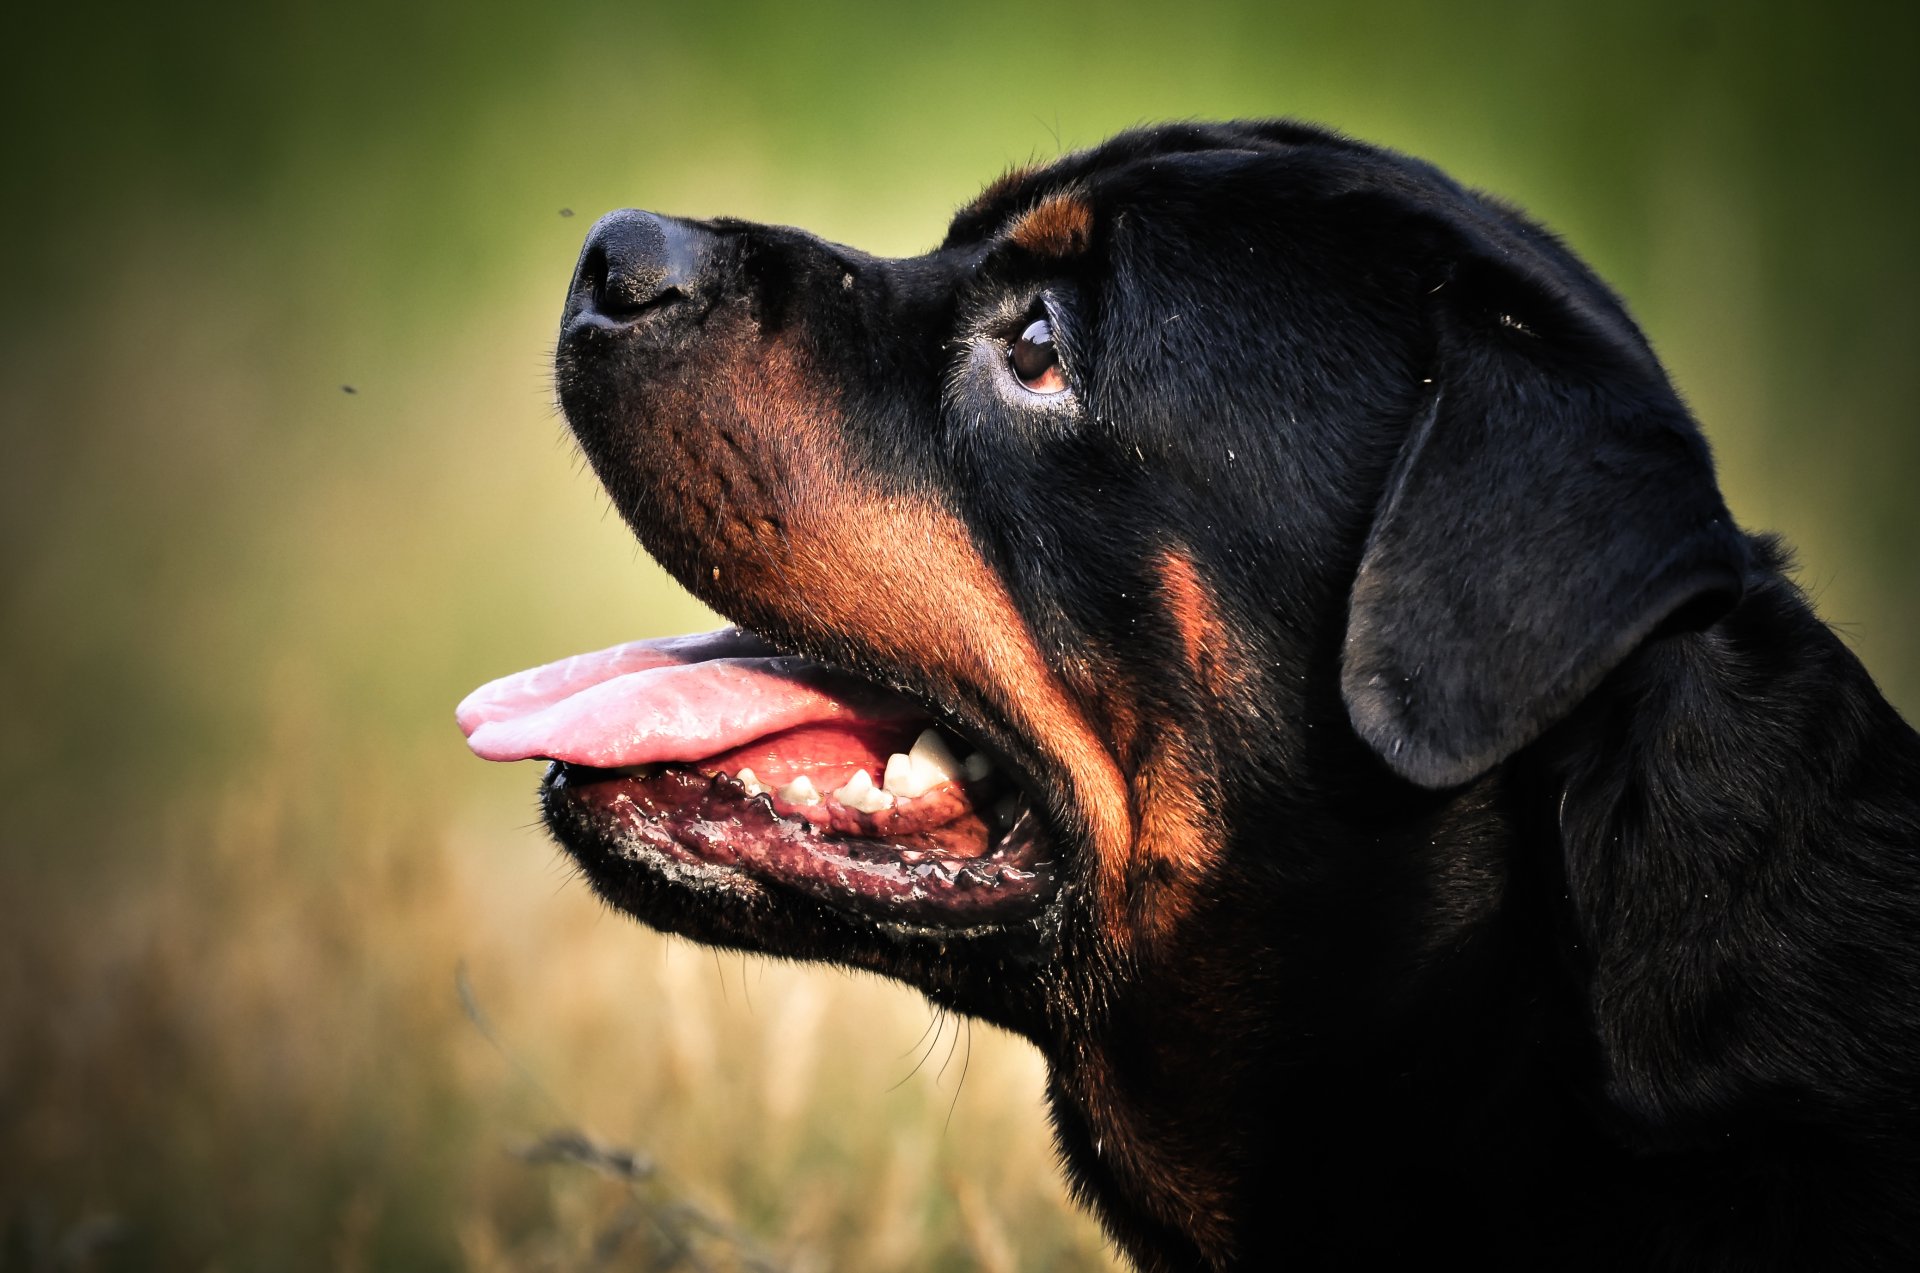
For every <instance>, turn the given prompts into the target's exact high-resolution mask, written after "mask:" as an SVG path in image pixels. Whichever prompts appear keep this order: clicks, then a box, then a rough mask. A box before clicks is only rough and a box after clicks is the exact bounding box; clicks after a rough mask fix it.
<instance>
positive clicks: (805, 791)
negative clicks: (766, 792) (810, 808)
mask: <svg viewBox="0 0 1920 1273" xmlns="http://www.w3.org/2000/svg"><path fill="white" fill-rule="evenodd" d="M775 794H777V795H778V796H779V797H780V799H782V800H784V801H785V802H786V803H788V804H806V805H813V804H819V803H820V789H819V788H818V787H816V786H814V785H813V779H811V778H809V777H807V776H806V775H805V774H801V775H800V776H799V777H798V778H795V779H794V780H793V781H792V782H790V783H788V784H787V785H786V786H784V787H782V788H780V790H779V791H778V792H776V793H775Z"/></svg>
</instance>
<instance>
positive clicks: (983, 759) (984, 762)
mask: <svg viewBox="0 0 1920 1273" xmlns="http://www.w3.org/2000/svg"><path fill="white" fill-rule="evenodd" d="M992 772H993V762H992V761H991V760H988V759H987V754H986V753H985V752H983V751H976V752H974V753H973V754H972V755H971V756H968V757H967V759H966V763H965V764H963V765H961V766H960V773H961V774H962V776H964V777H965V778H966V780H967V781H968V782H979V781H980V780H981V779H982V778H985V777H986V776H987V775H988V774H990V773H992Z"/></svg>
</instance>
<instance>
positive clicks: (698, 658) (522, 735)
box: [454, 628, 919, 769]
mask: <svg viewBox="0 0 1920 1273" xmlns="http://www.w3.org/2000/svg"><path fill="white" fill-rule="evenodd" d="M918 714H919V713H918V712H917V710H916V709H915V708H914V706H913V705H912V704H911V703H909V702H907V700H905V699H903V698H900V697H898V696H896V695H893V694H890V693H888V692H887V691H885V690H882V689H880V688H879V687H877V686H874V685H870V684H868V683H866V682H864V681H860V680H858V679H856V678H854V677H851V676H848V675H846V674H844V673H840V672H834V671H831V670H829V669H827V668H824V667H821V666H820V665H819V664H817V663H812V662H809V661H808V660H806V659H801V658H793V657H785V656H779V655H774V654H771V653H770V652H769V651H768V649H767V647H766V645H765V644H764V643H763V642H761V641H760V639H759V638H758V637H755V636H753V635H752V634H751V633H748V632H742V631H741V630H740V629H738V628H723V629H721V630H720V631H718V632H706V633H701V634H699V635H697V636H687V637H669V638H666V639H665V640H659V641H635V642H632V643H630V644H627V645H619V646H615V647H613V648H612V649H610V650H601V651H599V652H597V653H594V654H582V655H578V656H576V657H574V658H570V659H563V660H561V661H560V662H558V663H549V664H546V665H545V666H542V667H536V668H533V669H531V670H529V671H525V672H520V673H518V674H516V675H513V676H508V677H503V678H501V679H500V680H497V681H492V682H489V683H488V684H486V685H483V686H481V687H480V688H479V689H477V690H475V691H474V692H473V693H471V694H469V695H468V696H467V697H466V699H465V701H463V702H462V703H461V704H460V706H459V707H458V708H457V709H456V710H455V712H454V719H455V720H457V721H458V722H459V724H460V728H461V729H462V730H463V731H464V732H465V733H466V735H467V746H469V747H471V748H472V749H473V752H474V754H475V755H477V756H480V757H481V758H482V759H485V760H531V759H534V758H536V757H542V756H544V757H549V758H551V759H553V760H564V761H568V762H570V763H572V764H578V765H591V766H594V767H596V768H601V769H611V768H616V767H618V766H622V765H646V764H653V763H655V762H657V761H668V760H677V761H694V760H702V759H705V758H706V757H708V756H712V755H714V754H716V753H718V752H723V751H730V750H732V749H734V748H737V747H744V746H745V745H747V744H748V743H750V742H753V741H754V740H755V739H757V738H763V737H765V736H766V735H768V734H772V733H776V732H778V731H780V730H785V729H792V728H794V727H795V726H799V725H809V724H819V723H825V722H833V721H840V722H845V723H847V724H858V723H865V722H872V721H876V720H897V719H900V718H902V717H907V716H913V715H918Z"/></svg>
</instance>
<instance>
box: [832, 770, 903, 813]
mask: <svg viewBox="0 0 1920 1273" xmlns="http://www.w3.org/2000/svg"><path fill="white" fill-rule="evenodd" d="M833 798H834V799H835V800H838V801H839V802H840V803H841V804H843V805H845V806H847V808H849V809H854V810H857V811H858V812H860V813H879V812H880V811H881V810H882V809H891V808H893V797H892V796H890V795H888V794H887V793H886V792H884V791H882V790H880V789H879V788H878V787H875V786H874V785H873V775H872V774H870V773H868V772H867V771H866V770H864V769H856V770H854V771H853V777H851V778H849V779H847V785H846V786H844V787H842V788H840V790H838V791H836V792H834V793H833Z"/></svg>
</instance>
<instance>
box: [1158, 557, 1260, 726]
mask: <svg viewBox="0 0 1920 1273" xmlns="http://www.w3.org/2000/svg"><path fill="white" fill-rule="evenodd" d="M1157 573H1158V575H1159V577H1160V597H1161V602H1162V604H1163V605H1165V606H1166V610H1167V616H1168V618H1169V619H1171V620H1172V622H1173V629H1174V632H1175V633H1176V634H1177V635H1178V636H1179V638H1180V649H1181V653H1182V655H1183V656H1184V658H1185V660H1186V665H1187V671H1188V673H1189V674H1190V675H1191V676H1192V678H1193V684H1194V686H1195V688H1197V689H1199V690H1201V691H1202V692H1204V693H1206V694H1208V695H1210V696H1211V697H1213V698H1214V699H1215V700H1216V701H1221V702H1224V701H1225V700H1227V699H1229V698H1231V697H1232V696H1233V695H1234V693H1235V692H1236V691H1237V690H1238V689H1240V688H1241V687H1242V686H1243V685H1244V684H1245V683H1246V682H1247V680H1248V679H1249V677H1250V675H1251V672H1252V668H1251V666H1250V660H1249V656H1248V654H1247V651H1246V647H1245V644H1244V643H1243V642H1242V641H1241V639H1240V636H1239V634H1238V633H1237V632H1235V631H1234V629H1233V627H1232V626H1231V625H1229V624H1228V623H1227V622H1226V621H1225V620H1223V619H1222V618H1221V617H1220V606H1219V600H1218V598H1217V597H1216V596H1215V594H1214V591H1213V589H1212V588H1211V587H1209V586H1208V585H1207V583H1206V581H1205V580H1204V579H1202V578H1201V576H1200V570H1199V567H1197V566H1195V565H1194V562H1193V559H1192V558H1191V557H1188V556H1186V555H1184V554H1182V553H1178V552H1171V551H1169V552H1165V553H1162V554H1161V555H1160V559H1159V561H1158V563H1157Z"/></svg>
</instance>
